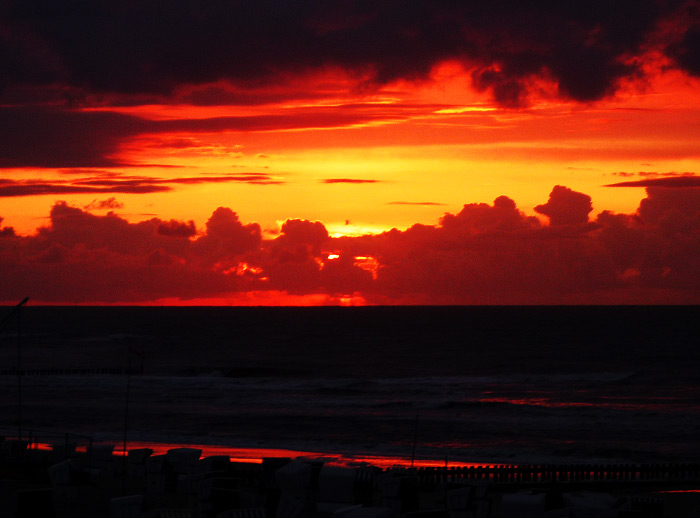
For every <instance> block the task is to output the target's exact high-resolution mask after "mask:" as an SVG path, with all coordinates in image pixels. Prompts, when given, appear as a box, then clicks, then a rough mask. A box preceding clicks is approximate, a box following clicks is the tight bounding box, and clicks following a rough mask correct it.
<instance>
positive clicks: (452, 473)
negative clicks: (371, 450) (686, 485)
mask: <svg viewBox="0 0 700 518" xmlns="http://www.w3.org/2000/svg"><path fill="white" fill-rule="evenodd" d="M393 470H394V471H399V472H400V471H406V472H411V473H413V474H414V475H416V476H417V477H418V479H419V481H420V482H421V485H424V486H431V485H437V484H441V483H447V482H464V481H489V482H493V483H496V484H499V483H504V484H538V483H542V484H551V483H554V482H557V483H572V482H573V483H576V482H578V483H586V482H590V483H608V482H612V483H614V482H663V483H665V482H697V483H700V463H682V464H605V465H603V464H524V465H492V466H453V467H447V468H445V467H424V468H417V469H410V468H400V469H398V470H397V469H396V468H393Z"/></svg>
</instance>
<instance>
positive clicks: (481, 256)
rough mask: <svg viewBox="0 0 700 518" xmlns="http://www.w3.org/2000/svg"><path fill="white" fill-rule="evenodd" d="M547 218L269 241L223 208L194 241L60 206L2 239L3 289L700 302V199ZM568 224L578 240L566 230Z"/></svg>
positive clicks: (506, 202) (318, 231) (482, 207)
mask: <svg viewBox="0 0 700 518" xmlns="http://www.w3.org/2000/svg"><path fill="white" fill-rule="evenodd" d="M539 209H540V212H542V213H544V214H547V215H548V216H549V217H550V220H551V223H550V224H549V225H545V224H543V223H541V222H540V221H539V220H538V219H537V218H535V217H532V216H527V215H526V214H524V213H523V212H521V211H520V210H519V209H518V208H517V206H516V204H515V202H514V201H513V200H511V199H510V198H507V197H505V196H501V197H499V198H497V199H496V200H494V202H493V204H484V203H481V204H468V205H465V206H464V207H463V209H462V210H461V211H460V212H459V213H457V214H445V215H444V216H443V218H442V219H441V220H440V222H439V224H437V225H414V226H412V227H411V228H409V229H407V230H405V231H399V230H392V231H390V232H385V233H383V234H380V235H374V236H369V235H368V236H360V237H343V238H337V239H334V238H330V237H329V236H328V231H327V230H326V228H325V226H324V225H323V224H322V223H320V222H317V221H316V222H313V221H307V220H298V219H290V220H287V221H286V222H285V223H284V224H283V225H282V228H281V232H280V235H279V236H278V237H277V238H275V239H272V240H263V239H262V234H261V229H260V226H259V225H258V224H257V223H243V222H241V221H240V220H239V217H238V215H237V214H236V213H235V212H233V211H232V210H231V209H228V208H223V207H220V208H218V209H217V210H216V211H214V213H213V214H212V216H211V218H210V219H209V221H208V222H207V224H206V226H205V228H204V229H203V230H202V231H200V234H199V236H198V237H197V238H196V239H194V237H195V228H194V223H192V222H182V221H174V220H171V221H162V220H159V219H157V218H153V219H150V220H147V221H143V222H140V223H129V222H127V221H126V220H124V219H122V218H121V217H119V216H117V215H115V214H113V213H108V214H106V215H104V216H96V215H92V214H89V213H88V212H85V211H83V210H81V209H78V208H75V207H70V206H68V205H67V204H65V203H63V202H59V203H57V204H56V205H55V206H54V207H53V209H52V210H51V220H50V224H49V225H47V226H46V227H43V228H41V229H40V230H39V231H38V232H37V234H36V235H33V236H24V237H22V236H17V235H15V234H14V231H12V229H11V228H10V229H8V227H4V228H3V229H2V230H0V235H2V236H3V237H5V238H6V239H0V285H2V286H3V296H4V297H6V299H7V300H15V299H18V300H19V299H20V298H22V297H24V296H27V295H29V296H31V297H32V299H33V300H40V301H46V302H67V303H75V302H121V303H129V302H140V301H157V300H166V299H167V300H171V301H172V300H196V299H199V300H214V299H217V298H221V299H222V300H224V299H231V300H247V301H250V300H249V299H250V297H253V296H260V297H263V299H265V300H268V299H269V297H268V298H266V295H265V294H266V293H269V294H274V296H275V297H278V296H279V295H280V294H285V293H286V294H289V295H292V297H291V298H287V300H300V299H298V298H297V299H295V298H294V297H298V296H310V297H311V296H312V297H316V299H315V300H325V301H327V300H342V299H343V298H347V297H352V298H353V300H362V299H364V300H366V301H368V302H369V303H381V304H397V303H420V304H537V303H544V304H562V303H587V304H596V303H700V248H699V247H698V245H697V243H699V242H700V190H693V189H687V188H686V189H668V188H650V189H648V191H647V197H646V198H645V199H644V200H643V201H642V202H641V204H640V206H639V209H638V210H637V212H636V213H635V214H614V213H610V212H607V211H604V212H602V213H600V214H599V215H598V216H597V217H596V218H595V219H594V220H593V222H590V223H589V219H588V214H589V212H590V210H591V201H590V198H589V197H588V196H587V195H585V194H582V193H576V192H574V191H572V190H570V189H567V188H565V187H560V186H558V187H555V188H554V189H553V190H552V192H551V194H550V196H549V201H548V202H547V203H545V204H543V205H541V206H539ZM586 223H588V224H586ZM567 225H568V226H569V227H571V228H574V229H575V231H561V230H557V231H553V229H554V228H555V227H558V228H559V229H564V230H566V229H567ZM177 237H181V238H179V239H178V238H177ZM182 238H185V239H182ZM253 294H258V295H253Z"/></svg>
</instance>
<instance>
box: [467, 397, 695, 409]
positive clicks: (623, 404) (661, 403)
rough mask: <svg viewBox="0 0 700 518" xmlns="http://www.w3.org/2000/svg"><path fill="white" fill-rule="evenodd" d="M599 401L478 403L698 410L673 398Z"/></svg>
mask: <svg viewBox="0 0 700 518" xmlns="http://www.w3.org/2000/svg"><path fill="white" fill-rule="evenodd" d="M600 399H601V401H596V402H590V401H560V400H555V399H551V398H547V397H524V398H509V397H487V398H481V399H479V400H478V401H479V402H480V403H507V404H510V405H527V406H539V407H544V408H582V407H583V408H609V409H612V410H646V411H655V412H672V411H689V410H698V409H700V407H698V405H697V404H694V403H686V402H683V401H675V400H674V399H675V398H670V397H667V398H664V397H656V398H650V400H649V401H644V402H634V399H635V398H632V397H624V396H615V397H611V396H601V397H600Z"/></svg>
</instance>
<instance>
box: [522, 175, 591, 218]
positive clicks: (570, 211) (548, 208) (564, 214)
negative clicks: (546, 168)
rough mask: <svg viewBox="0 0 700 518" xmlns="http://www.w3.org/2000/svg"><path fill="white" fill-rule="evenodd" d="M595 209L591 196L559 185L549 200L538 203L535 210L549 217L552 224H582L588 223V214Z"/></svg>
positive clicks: (553, 190)
mask: <svg viewBox="0 0 700 518" xmlns="http://www.w3.org/2000/svg"><path fill="white" fill-rule="evenodd" d="M592 210H593V205H592V204H591V197H590V196H588V195H587V194H583V193H580V192H575V191H572V190H571V189H569V188H568V187H563V186H561V185H557V186H555V187H554V189H552V192H551V194H550V195H549V200H547V203H545V204H544V205H537V206H536V207H535V211H536V212H538V213H540V214H544V215H545V216H547V217H548V218H549V221H550V223H551V224H552V225H582V224H585V223H588V214H589V213H590V212H591V211H592Z"/></svg>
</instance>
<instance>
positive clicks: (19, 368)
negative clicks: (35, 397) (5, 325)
mask: <svg viewBox="0 0 700 518" xmlns="http://www.w3.org/2000/svg"><path fill="white" fill-rule="evenodd" d="M28 300H29V297H25V298H24V300H22V302H20V303H19V304H17V306H15V309H16V311H17V438H18V439H19V440H20V441H21V440H22V374H23V373H22V306H24V305H25V304H26V303H27V301H28Z"/></svg>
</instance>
